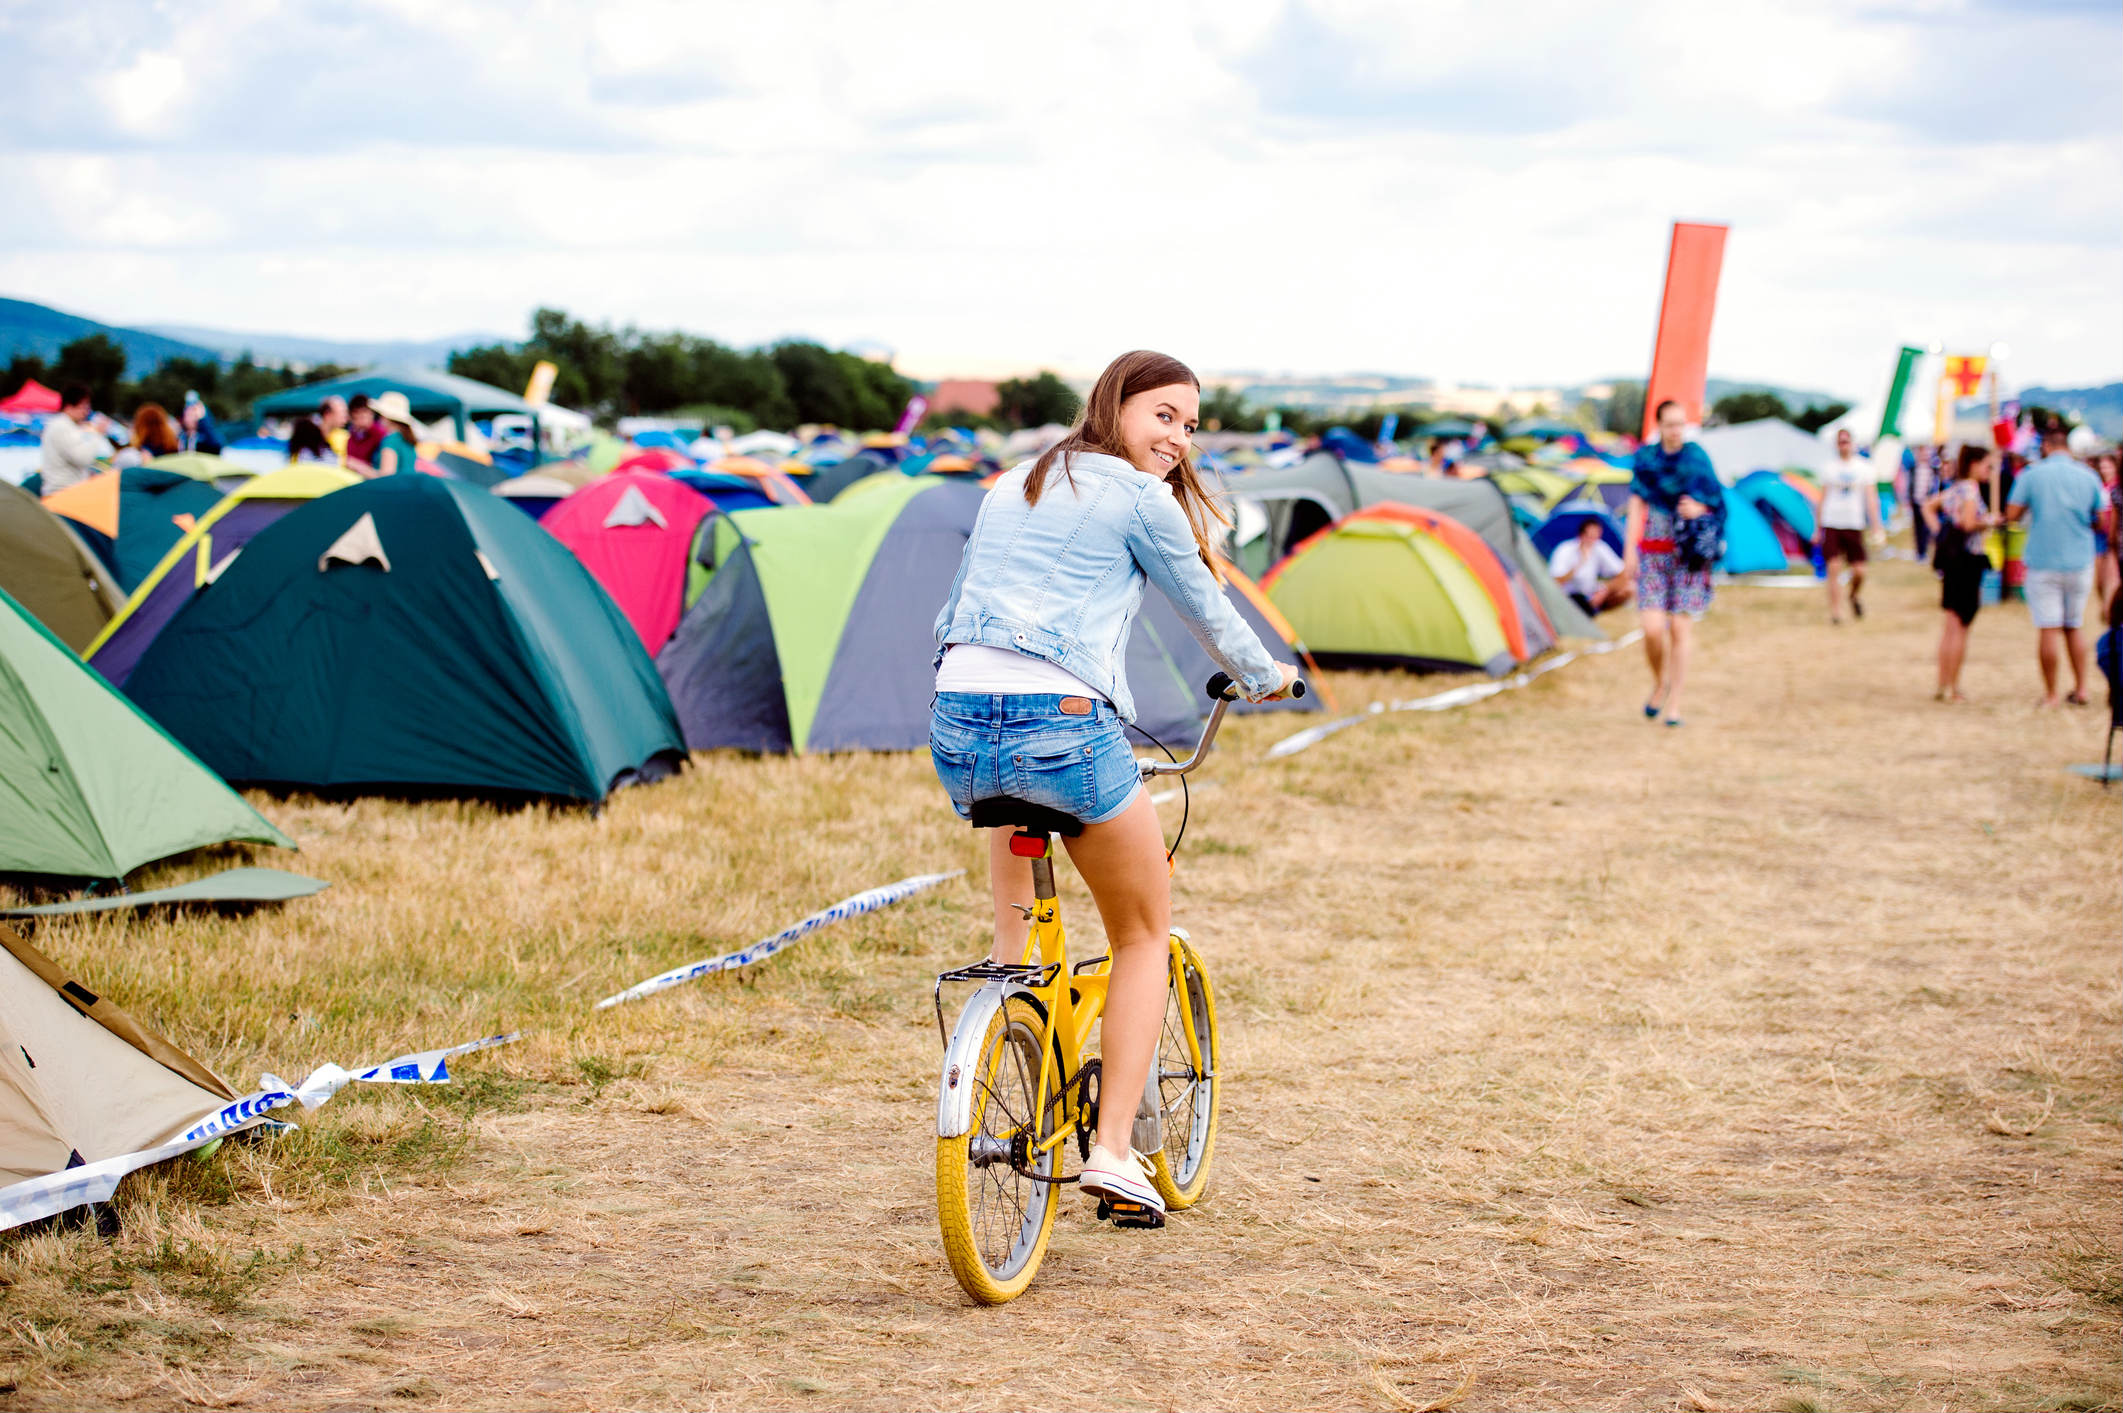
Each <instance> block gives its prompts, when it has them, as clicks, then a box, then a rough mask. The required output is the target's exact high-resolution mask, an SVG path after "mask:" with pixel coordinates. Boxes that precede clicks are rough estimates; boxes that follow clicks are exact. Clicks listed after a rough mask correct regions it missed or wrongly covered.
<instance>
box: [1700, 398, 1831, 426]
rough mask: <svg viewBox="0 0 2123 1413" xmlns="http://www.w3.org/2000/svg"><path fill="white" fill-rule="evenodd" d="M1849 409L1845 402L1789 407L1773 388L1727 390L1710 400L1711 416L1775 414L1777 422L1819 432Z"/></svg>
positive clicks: (1740, 418) (1738, 418)
mask: <svg viewBox="0 0 2123 1413" xmlns="http://www.w3.org/2000/svg"><path fill="white" fill-rule="evenodd" d="M1848 411H1850V404H1849V403H1847V402H1830V403H1820V404H1816V405H1813V406H1809V407H1804V408H1801V409H1800V410H1799V411H1797V412H1793V411H1792V410H1791V404H1789V403H1787V402H1785V401H1784V399H1783V398H1781V397H1778V396H1777V395H1776V394H1775V393H1773V392H1734V393H1727V394H1725V395H1724V396H1723V397H1721V398H1719V399H1718V400H1717V401H1716V402H1713V403H1711V404H1710V420H1711V421H1712V422H1714V423H1715V422H1723V423H1726V424H1727V425H1730V424H1732V423H1735V422H1759V421H1761V420H1762V419H1763V418H1765V417H1774V418H1776V419H1777V420H1778V421H1780V422H1789V423H1790V424H1791V425H1792V426H1794V427H1797V428H1798V429H1799V430H1800V431H1802V432H1818V431H1820V430H1821V428H1823V427H1825V426H1827V425H1828V424H1829V423H1830V422H1833V421H1835V419H1836V418H1838V417H1841V416H1842V415H1843V414H1844V413H1846V412H1848Z"/></svg>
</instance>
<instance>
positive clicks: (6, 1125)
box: [0, 923, 237, 1185]
mask: <svg viewBox="0 0 2123 1413" xmlns="http://www.w3.org/2000/svg"><path fill="white" fill-rule="evenodd" d="M236 1097H237V1096H236V1093H235V1091H234V1090H232V1089H230V1088H229V1087H228V1085H227V1083H226V1082H224V1081H223V1080H222V1078H221V1077H220V1076H219V1075H217V1074H215V1073H214V1072H213V1071H212V1070H210V1069H208V1068H207V1067H206V1066H205V1065H202V1064H200V1063H199V1062H198V1061H197V1060H194V1059H192V1058H191V1057H190V1056H189V1055H186V1054H185V1053H184V1052H183V1051H181V1050H179V1049H178V1048H177V1047H176V1046H174V1045H172V1044H170V1043H169V1041H167V1040H165V1039H163V1038H162V1036H161V1035H160V1034H158V1033H157V1032H156V1031H155V1030H154V1029H153V1028H152V1027H150V1026H147V1025H144V1024H142V1023H141V1022H140V1021H137V1020H135V1019H134V1018H133V1017H131V1016H129V1015H127V1014H126V1013H125V1012H124V1011H122V1010H120V1009H119V1008H118V1007H117V1006H115V1005H113V1004H112V1003H111V1002H109V1001H107V1000H104V999H103V998H101V997H99V996H97V995H96V994H95V993H94V992H92V991H90V990H89V989H88V988H87V987H85V986H83V985H82V984H81V983H80V982H78V981H75V980H74V979H72V978H71V977H69V976H67V974H66V973H65V972H64V971H62V970H60V968H59V967H58V966H57V965H56V964H55V963H54V962H53V961H52V960H51V959H50V958H49V957H46V956H45V955H44V954H43V953H42V952H39V951H38V950H37V949H36V948H34V947H32V946H30V944H29V943H28V942H26V941H24V940H23V939H22V936H21V934H19V933H17V932H15V931H14V930H13V929H11V928H9V927H8V926H7V925H6V924H4V923H0V1185H5V1184H8V1183H14V1182H21V1181H23V1180H25V1179H27V1178H34V1177H42V1176H43V1175H44V1174H46V1173H55V1172H58V1171H60V1170H61V1169H63V1168H68V1167H73V1166H75V1165H76V1164H78V1163H94V1162H98V1161H100V1160H102V1159H104V1158H115V1157H118V1156H120V1155H121V1154H125V1153H133V1152H137V1151H139V1150H140V1149H143V1148H152V1147H154V1146H156V1145H157V1144H161V1143H167V1142H169V1141H170V1140H171V1139H174V1138H176V1137H177V1136H178V1135H179V1134H181V1133H183V1132H184V1130H185V1129H187V1128H189V1127H190V1126H191V1125H192V1124H193V1123H195V1122H196V1121H198V1120H199V1119H201V1118H204V1117H205V1116H206V1115H208V1114H210V1113H212V1112H213V1111H214V1110H216V1109H218V1108H220V1107H221V1106H222V1105H223V1104H225V1103H227V1102H229V1101H230V1100H232V1099H234V1098H236Z"/></svg>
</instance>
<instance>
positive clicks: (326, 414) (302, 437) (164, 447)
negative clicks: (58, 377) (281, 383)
mask: <svg viewBox="0 0 2123 1413" xmlns="http://www.w3.org/2000/svg"><path fill="white" fill-rule="evenodd" d="M59 400H60V406H59V411H58V412H56V413H54V414H53V415H51V416H50V417H47V418H46V419H45V423H44V431H43V435H42V436H41V438H40V439H39V443H38V456H37V471H38V474H39V475H40V476H41V477H42V480H41V482H40V483H39V488H40V490H41V492H42V493H43V494H45V495H50V494H52V493H53V492H54V491H62V490H65V489H66V488H67V487H68V486H72V485H76V484H78V483H80V482H82V481H85V480H87V479H88V478H89V477H91V476H94V475H96V474H98V473H99V472H102V471H107V470H113V469H116V470H123V469H125V468H127V467H131V466H141V465H145V464H146V463H148V462H150V461H153V460H155V459H156V458H157V457H162V456H173V455H176V454H177V453H179V452H187V451H196V452H203V453H205V454H207V455H209V456H215V455H219V454H220V452H221V450H222V442H221V434H220V432H219V430H218V429H217V428H216V427H215V426H214V419H213V415H212V414H211V413H209V412H208V411H207V409H206V404H205V403H204V402H202V401H200V399H199V398H198V397H197V396H196V395H192V396H187V397H186V398H185V401H184V407H183V409H182V410H181V411H180V412H179V413H178V415H177V416H176V417H172V416H171V415H170V414H169V412H168V411H167V410H166V409H165V408H163V407H162V406H161V405H160V404H158V403H153V402H147V403H142V404H141V405H140V406H139V407H138V408H137V409H135V410H134V412H133V417H132V421H131V423H130V424H129V425H120V424H119V423H117V422H114V421H113V420H112V419H111V418H110V417H108V416H106V415H105V414H103V413H101V412H98V411H96V409H95V405H94V403H95V399H94V394H93V393H92V392H91V391H90V389H89V388H88V387H87V386H86V385H84V384H81V383H71V384H68V385H67V386H66V387H64V388H62V389H61V390H60V393H59ZM421 435H422V433H421V431H420V424H419V423H418V422H416V421H414V419H413V409H412V405H411V404H410V403H409V402H408V401H407V399H406V395H405V394H404V393H401V392H386V393H382V394H380V395H378V396H376V397H374V398H370V397H366V396H358V395H357V396H355V397H353V398H351V399H348V398H343V397H337V396H333V397H327V398H325V399H324V400H323V401H322V402H320V403H319V404H318V406H317V411H316V413H315V415H314V416H310V417H300V418H297V419H295V421H294V422H293V424H292V425H291V426H290V427H289V429H288V462H289V464H291V465H300V464H320V463H321V464H327V465H333V466H338V467H340V468H342V469H343V470H347V471H351V472H353V473H354V474H355V475H357V476H389V475H394V474H396V473H398V472H401V471H402V472H408V473H410V472H411V471H412V470H413V469H414V465H415V462H416V460H417V458H418V455H419V450H418V449H419V444H420V440H421Z"/></svg>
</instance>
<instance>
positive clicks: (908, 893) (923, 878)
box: [597, 868, 966, 1011]
mask: <svg viewBox="0 0 2123 1413" xmlns="http://www.w3.org/2000/svg"><path fill="white" fill-rule="evenodd" d="M965 872H966V871H965V870H964V869H962V868H954V869H952V870H951V871H950V872H949V873H922V874H916V875H915V876H914V877H912V878H902V879H900V880H899V881H898V882H897V883H884V884H880V885H878V886H877V887H875V888H871V889H867V890H866V891H864V892H861V893H857V894H855V895H854V896H853V897H849V898H843V899H841V900H840V901H839V902H837V903H835V904H833V906H831V907H829V908H825V909H823V910H821V911H819V912H815V913H813V914H811V915H810V916H809V917H807V918H805V919H804V920H803V921H802V922H799V923H795V924H793V925H791V926H789V927H786V928H783V929H782V930H781V931H780V932H777V933H775V934H774V935H773V936H772V937H763V938H761V939H760V940H759V941H757V942H754V943H753V944H752V945H751V946H749V947H746V948H744V949H743V950H742V951H737V952H725V953H724V954H723V955H721V956H719V957H708V958H706V959H704V960H702V961H697V962H693V963H691V964H690V965H687V966H682V967H674V968H672V969H671V970H670V971H667V972H664V973H662V974H661V975H659V976H652V977H650V978H649V979H648V980H647V981H643V982H640V983H637V984H636V985H633V986H630V987H628V988H627V989H626V990H624V991H621V992H619V993H618V994H616V995H612V996H607V997H605V998H604V999H603V1000H602V1001H599V1002H598V1003H597V1009H598V1010H600V1011H602V1010H606V1009H608V1008H610V1007H612V1006H616V1005H618V1004H619V1003H620V1002H621V1001H634V1000H639V999H640V998H641V997H643V996H653V995H655V994H656V993H657V992H659V991H668V990H669V989H670V988H672V987H673V986H681V985H683V984H685V983H686V982H688V981H695V980H698V979H699V978H700V977H703V976H707V975H709V974H711V973H713V972H718V971H735V970H737V969H738V968H740V967H748V966H751V965H753V964H754V963H756V962H763V961H765V960H766V959H767V958H769V957H771V956H773V955H774V954H775V953H776V952H779V951H780V950H781V949H782V948H784V947H786V946H788V945H789V944H790V943H791V942H794V941H797V940H798V939H799V938H803V937H808V936H810V935H811V934H812V933H814V932H816V931H818V929H820V928H821V927H827V926H830V925H831V924H833V923H836V922H842V921H845V920H846V919H848V918H851V917H858V916H860V915H861V914H863V913H869V912H875V911H877V910H878V909H879V908H884V907H890V906H891V905H892V904H894V903H898V902H904V901H905V900H906V899H908V898H911V897H913V896H914V895H915V894H916V893H921V892H925V891H927V890H928V889H931V888H934V887H936V886H937V885H938V884H940V883H948V882H949V881H950V880H952V879H954V878H960V877H963V876H964V875H965Z"/></svg>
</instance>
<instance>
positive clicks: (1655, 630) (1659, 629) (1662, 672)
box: [1637, 608, 1666, 706]
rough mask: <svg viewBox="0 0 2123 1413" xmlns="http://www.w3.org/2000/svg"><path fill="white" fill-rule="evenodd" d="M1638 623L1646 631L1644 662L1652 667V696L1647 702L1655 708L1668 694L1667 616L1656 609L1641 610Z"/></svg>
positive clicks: (1646, 699)
mask: <svg viewBox="0 0 2123 1413" xmlns="http://www.w3.org/2000/svg"><path fill="white" fill-rule="evenodd" d="M1637 622H1638V623H1639V624H1640V625H1641V626H1642V627H1643V630H1644V660H1645V662H1647V663H1648V664H1650V667H1651V695H1650V696H1649V697H1646V698H1645V701H1646V702H1648V703H1650V704H1651V705H1653V706H1657V705H1659V704H1661V703H1662V702H1663V701H1664V700H1665V693H1666V614H1664V613H1663V612H1661V611H1660V610H1658V609H1655V608H1647V609H1643V610H1641V611H1640V612H1639V613H1638V614H1637Z"/></svg>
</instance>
